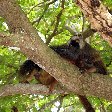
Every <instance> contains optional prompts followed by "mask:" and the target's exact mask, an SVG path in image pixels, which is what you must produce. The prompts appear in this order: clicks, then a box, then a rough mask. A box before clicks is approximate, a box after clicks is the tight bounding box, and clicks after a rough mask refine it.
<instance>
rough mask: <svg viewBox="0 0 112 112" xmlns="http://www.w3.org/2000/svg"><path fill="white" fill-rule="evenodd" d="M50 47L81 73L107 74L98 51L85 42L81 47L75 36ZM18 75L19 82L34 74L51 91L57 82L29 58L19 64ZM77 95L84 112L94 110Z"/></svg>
mask: <svg viewBox="0 0 112 112" xmlns="http://www.w3.org/2000/svg"><path fill="white" fill-rule="evenodd" d="M50 48H51V49H53V50H54V51H55V52H56V53H57V54H59V55H60V56H61V57H62V58H64V59H65V60H67V61H69V62H71V63H72V64H74V65H76V66H77V67H78V68H79V69H80V71H81V73H82V74H83V73H84V72H88V73H89V72H97V73H100V74H103V75H107V70H106V67H105V65H104V63H103V61H102V60H101V58H100V55H99V52H98V51H96V50H95V49H94V48H92V47H91V46H90V45H89V44H88V43H86V42H85V43H84V45H83V47H82V45H81V41H80V39H79V38H77V37H76V36H74V37H72V38H71V39H70V40H69V42H68V43H66V44H63V45H59V46H50ZM19 76H20V77H21V79H22V80H21V82H29V81H30V80H31V79H32V77H33V76H34V77H35V79H36V80H38V81H39V82H40V83H42V84H44V85H49V86H50V91H52V89H53V87H54V85H55V83H56V82H57V81H56V79H55V78H54V77H52V76H51V75H49V73H47V72H46V71H44V70H42V69H41V68H40V67H39V66H38V65H37V64H35V63H34V62H33V61H31V60H26V61H25V62H24V63H23V65H21V66H20V70H19ZM78 97H79V100H80V101H81V103H82V104H83V106H84V108H85V109H86V112H95V110H94V108H93V107H92V105H91V103H90V102H89V101H88V99H87V98H86V96H81V95H78Z"/></svg>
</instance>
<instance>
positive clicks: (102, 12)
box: [75, 0, 112, 46]
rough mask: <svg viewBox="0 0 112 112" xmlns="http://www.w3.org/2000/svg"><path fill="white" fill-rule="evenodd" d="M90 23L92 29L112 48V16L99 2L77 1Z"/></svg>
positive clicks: (89, 0) (94, 0) (97, 0)
mask: <svg viewBox="0 0 112 112" xmlns="http://www.w3.org/2000/svg"><path fill="white" fill-rule="evenodd" d="M75 2H76V4H77V5H78V6H79V7H80V8H81V10H82V12H83V13H84V14H85V16H86V17H87V18H88V20H89V21H90V23H91V25H92V28H94V29H96V30H97V32H98V33H99V34H100V35H101V36H102V37H103V39H104V40H106V41H108V43H109V44H110V45H111V46H112V15H111V14H110V13H109V12H108V10H107V9H106V7H105V6H104V5H103V4H101V2H100V1H99V0H75Z"/></svg>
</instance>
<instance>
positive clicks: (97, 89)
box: [0, 34, 112, 100]
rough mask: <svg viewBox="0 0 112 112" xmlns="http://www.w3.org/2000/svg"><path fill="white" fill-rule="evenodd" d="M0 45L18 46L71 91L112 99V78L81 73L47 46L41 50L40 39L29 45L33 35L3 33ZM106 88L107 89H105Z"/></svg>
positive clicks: (0, 36) (0, 35)
mask: <svg viewBox="0 0 112 112" xmlns="http://www.w3.org/2000/svg"><path fill="white" fill-rule="evenodd" d="M0 38H1V39H0V45H5V46H13V45H14V46H17V47H19V48H20V49H21V51H22V52H23V53H25V54H26V55H27V56H29V57H30V58H31V59H32V60H34V61H35V62H37V63H38V64H39V65H40V63H41V65H42V67H43V68H44V69H45V70H46V71H48V73H50V74H51V75H52V76H53V77H55V78H56V80H57V81H59V82H61V83H62V84H63V85H65V86H66V87H67V89H68V90H69V91H71V92H74V93H76V94H80V95H87V96H89V95H94V96H98V97H103V98H105V99H108V100H111V99H112V87H111V86H112V78H110V77H109V76H104V75H101V74H91V75H90V74H83V75H82V74H80V72H79V71H78V69H77V67H75V66H74V65H72V64H70V63H68V62H67V61H65V60H63V59H60V58H61V57H59V56H58V55H56V54H55V53H54V52H53V51H52V50H51V49H49V48H48V47H47V46H46V47H45V49H46V50H44V52H43V51H39V49H40V47H39V49H37V47H36V45H37V44H38V40H37V39H35V42H34V43H33V44H30V46H27V42H28V43H30V42H31V39H32V38H31V37H29V36H28V35H25V36H23V35H22V36H21V35H11V36H7V35H3V34H0ZM26 40H27V42H26ZM105 88H106V89H105Z"/></svg>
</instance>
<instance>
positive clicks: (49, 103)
mask: <svg viewBox="0 0 112 112" xmlns="http://www.w3.org/2000/svg"><path fill="white" fill-rule="evenodd" d="M59 98H60V96H58V97H57V98H55V99H54V100H51V101H50V102H48V103H45V104H43V105H42V106H41V108H40V109H39V110H38V111H39V112H43V110H44V109H45V108H46V107H49V106H50V105H53V103H55V102H56V101H57V100H58V99H59Z"/></svg>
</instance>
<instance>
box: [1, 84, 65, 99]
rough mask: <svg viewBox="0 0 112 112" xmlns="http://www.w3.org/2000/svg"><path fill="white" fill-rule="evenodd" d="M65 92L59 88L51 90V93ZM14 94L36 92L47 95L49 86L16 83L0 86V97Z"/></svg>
mask: <svg viewBox="0 0 112 112" xmlns="http://www.w3.org/2000/svg"><path fill="white" fill-rule="evenodd" d="M62 93H65V91H64V90H62V89H61V88H58V89H55V90H53V92H52V94H62ZM16 94H37V95H40V94H41V95H49V94H50V93H49V88H47V87H46V86H44V85H42V84H16V85H12V84H9V85H5V86H3V87H2V88H0V97H5V96H9V95H16Z"/></svg>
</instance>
